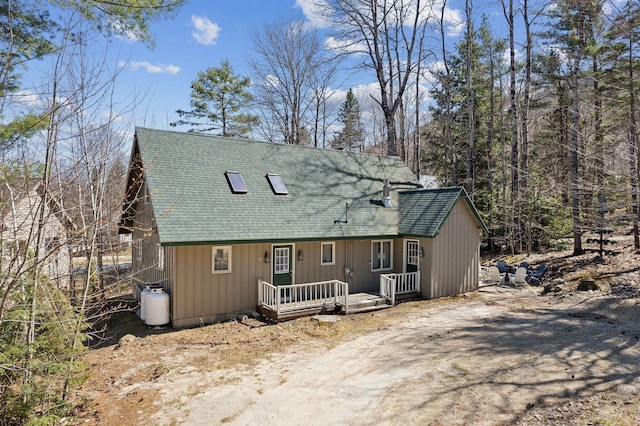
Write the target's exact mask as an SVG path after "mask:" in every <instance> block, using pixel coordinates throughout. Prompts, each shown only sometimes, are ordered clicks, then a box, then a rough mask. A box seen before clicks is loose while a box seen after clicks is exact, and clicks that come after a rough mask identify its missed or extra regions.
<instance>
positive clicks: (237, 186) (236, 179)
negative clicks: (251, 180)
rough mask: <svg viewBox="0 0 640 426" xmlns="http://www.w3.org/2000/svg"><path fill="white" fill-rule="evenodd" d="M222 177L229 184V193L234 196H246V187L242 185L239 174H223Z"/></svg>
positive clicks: (227, 172) (242, 181)
mask: <svg viewBox="0 0 640 426" xmlns="http://www.w3.org/2000/svg"><path fill="white" fill-rule="evenodd" d="M224 175H225V176H226V177H227V181H228V182H229V186H230V187H231V192H233V193H234V194H246V193H247V186H246V185H245V184H244V180H243V179H242V176H241V175H240V172H230V171H226V172H224Z"/></svg>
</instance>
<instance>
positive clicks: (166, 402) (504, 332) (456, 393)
mask: <svg viewBox="0 0 640 426" xmlns="http://www.w3.org/2000/svg"><path fill="white" fill-rule="evenodd" d="M568 254H569V253H567V252H557V253H553V254H549V255H545V256H529V257H526V258H525V257H524V256H521V257H518V258H506V260H507V261H508V262H510V263H517V262H519V261H520V260H527V261H529V262H530V263H532V264H535V263H536V262H540V261H542V260H545V261H546V262H547V264H548V265H549V266H550V273H549V276H548V278H547V280H546V281H545V284H550V287H549V288H548V289H547V290H548V292H547V291H545V290H544V288H542V287H529V286H524V287H521V288H513V287H509V286H486V287H483V288H481V291H479V292H476V293H472V294H467V295H464V296H460V297H454V298H445V299H439V300H431V301H413V302H406V303H403V304H401V305H398V306H396V307H394V308H391V309H386V310H383V311H377V312H374V313H363V314H356V315H348V316H338V317H337V319H338V321H336V322H329V321H317V320H315V319H311V318H301V319H298V320H293V321H287V322H282V323H278V324H272V323H268V322H263V321H259V320H256V319H253V318H245V319H242V320H239V321H232V322H227V323H222V324H215V325H209V326H205V327H199V328H195V329H190V330H180V331H171V330H166V329H157V328H148V327H144V326H142V325H141V324H140V322H139V320H138V319H137V317H135V314H133V313H123V314H119V315H117V316H115V317H114V321H112V325H111V328H110V329H109V330H108V333H107V336H110V335H111V336H112V339H111V340H108V341H107V342H105V343H103V344H102V345H100V347H99V348H95V349H92V350H90V351H89V352H88V353H87V356H86V361H87V363H88V365H89V366H90V370H89V372H88V373H89V377H88V380H87V381H86V382H85V384H84V385H83V387H82V389H80V391H79V392H78V394H77V401H78V403H79V404H80V407H79V409H78V412H77V417H76V418H75V419H73V422H77V423H82V424H123V425H134V424H135V425H137V424H143V423H146V424H158V425H177V424H185V425H211V424H233V425H236V424H237V425H248V424H258V423H259V424H263V425H282V424H286V425H296V424H305V425H316V424H317V425H320V424H323V425H324V424H346V425H364V424H376V425H378V424H419V425H450V424H460V425H461V424H474V425H496V424H497V425H502V424H518V425H559V424H565V425H590V424H591V425H599V424H600V425H637V424H640V343H639V339H640V255H638V254H637V253H635V252H633V250H631V249H630V247H629V246H628V245H627V246H626V249H624V250H623V251H622V253H621V254H619V255H617V256H612V257H610V258H605V260H604V261H597V260H596V259H595V255H584V256H580V257H571V256H569V255H568ZM493 260H495V259H493ZM583 278H593V279H595V281H596V283H597V284H598V285H599V286H600V289H599V290H596V291H576V287H577V285H578V283H579V281H580V280H581V279H583ZM125 332H127V333H129V334H127V335H125V336H124V337H122V338H121V337H120V336H122V334H123V333H125ZM109 333H111V334H109Z"/></svg>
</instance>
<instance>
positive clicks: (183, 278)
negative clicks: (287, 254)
mask: <svg viewBox="0 0 640 426" xmlns="http://www.w3.org/2000/svg"><path fill="white" fill-rule="evenodd" d="M212 247H213V246H211V245H195V246H176V247H173V250H174V252H175V258H176V263H175V268H174V271H173V277H172V281H173V282H174V283H175V285H174V293H176V296H175V300H176V303H175V308H174V311H173V325H174V327H184V326H191V325H199V324H207V323H211V322H215V321H218V320H220V319H226V318H228V317H230V316H232V315H233V314H234V313H241V312H250V311H252V310H255V309H256V305H257V301H258V279H263V280H266V281H269V280H270V279H271V263H264V252H265V251H267V252H269V253H271V252H270V250H271V244H233V245H231V273H219V274H214V273H212V262H213V256H212V250H213V249H212Z"/></svg>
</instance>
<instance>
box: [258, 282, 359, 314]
mask: <svg viewBox="0 0 640 426" xmlns="http://www.w3.org/2000/svg"><path fill="white" fill-rule="evenodd" d="M328 304H333V305H342V306H344V308H345V312H346V313H347V314H348V313H349V284H347V283H345V282H342V281H339V280H331V281H320V282H315V283H304V284H291V285H279V286H275V285H272V284H270V283H268V282H266V281H263V280H258V306H265V307H267V308H269V309H271V310H272V311H275V312H276V313H277V314H278V315H279V314H281V313H283V312H286V311H293V310H297V309H304V308H316V307H323V306H326V305H328Z"/></svg>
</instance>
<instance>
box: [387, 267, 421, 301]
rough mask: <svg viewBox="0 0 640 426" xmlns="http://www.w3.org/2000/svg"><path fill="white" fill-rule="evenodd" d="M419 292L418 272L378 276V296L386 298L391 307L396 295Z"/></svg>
mask: <svg viewBox="0 0 640 426" xmlns="http://www.w3.org/2000/svg"><path fill="white" fill-rule="evenodd" d="M419 292H420V271H417V272H406V273H401V274H382V275H380V295H381V296H383V297H386V298H387V299H388V300H389V301H390V302H391V304H392V305H395V304H396V294H407V293H419Z"/></svg>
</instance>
